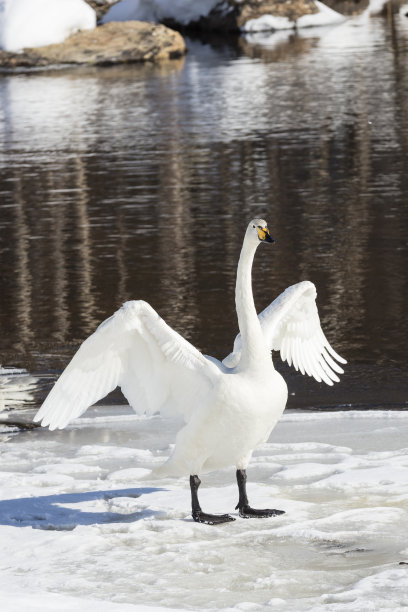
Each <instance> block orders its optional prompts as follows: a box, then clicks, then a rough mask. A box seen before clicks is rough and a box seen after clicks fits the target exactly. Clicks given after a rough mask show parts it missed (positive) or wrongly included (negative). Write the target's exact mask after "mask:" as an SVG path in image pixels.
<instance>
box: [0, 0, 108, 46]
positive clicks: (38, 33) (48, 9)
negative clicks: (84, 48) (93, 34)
mask: <svg viewBox="0 0 408 612" xmlns="http://www.w3.org/2000/svg"><path fill="white" fill-rule="evenodd" d="M0 11H1V12H0V48H2V49H4V50H6V51H21V50H22V49H24V48H26V47H41V46H44V45H50V44H54V43H59V42H62V41H63V40H65V39H66V38H67V37H68V36H70V35H71V34H73V33H74V32H77V31H78V30H90V29H93V28H95V26H96V15H95V11H94V10H93V9H92V8H91V7H90V6H89V5H88V4H87V3H86V2H85V1H84V0H0Z"/></svg>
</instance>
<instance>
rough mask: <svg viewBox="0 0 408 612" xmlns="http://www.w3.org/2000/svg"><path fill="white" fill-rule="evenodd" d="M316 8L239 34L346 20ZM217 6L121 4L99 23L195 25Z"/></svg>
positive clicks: (212, 2)
mask: <svg viewBox="0 0 408 612" xmlns="http://www.w3.org/2000/svg"><path fill="white" fill-rule="evenodd" d="M377 1H378V0H377ZM315 4H316V6H317V8H318V12H317V13H316V14H314V15H304V16H303V17H301V18H300V19H298V20H297V22H296V23H295V22H293V21H291V20H290V19H288V18H287V17H277V16H275V15H263V16H262V17H258V18H257V19H250V20H249V21H247V22H246V23H245V24H244V26H243V27H242V31H243V32H262V31H271V30H282V29H293V28H295V27H299V28H302V27H310V26H320V25H327V24H332V23H338V22H340V21H344V19H345V17H344V16H343V15H340V14H339V13H337V12H336V11H333V10H332V9H330V8H329V7H328V6H326V5H324V4H322V3H321V2H319V0H315ZM216 5H218V7H217V8H218V9H219V8H220V2H219V0H195V1H191V0H122V1H121V2H118V3H117V4H115V5H114V6H112V8H110V9H109V11H108V13H107V14H106V15H105V16H104V18H103V20H102V21H103V22H104V23H107V22H108V21H126V20H129V19H137V20H140V21H153V22H159V21H162V20H163V19H174V20H175V21H177V22H178V23H181V24H184V25H186V24H188V23H190V22H192V21H198V20H199V19H200V17H205V16H207V15H208V14H209V13H210V11H211V10H212V9H213V8H214V7H215V6H216ZM225 10H228V5H227V4H225Z"/></svg>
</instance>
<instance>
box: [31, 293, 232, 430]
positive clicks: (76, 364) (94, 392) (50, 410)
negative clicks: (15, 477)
mask: <svg viewBox="0 0 408 612" xmlns="http://www.w3.org/2000/svg"><path fill="white" fill-rule="evenodd" d="M219 372H220V370H219V368H218V367H217V365H216V364H215V363H214V362H213V361H210V360H208V359H206V358H205V357H204V356H203V355H202V354H201V353H200V351H198V350H197V349H196V348H195V347H194V346H193V345H192V344H190V343H189V342H188V341H187V340H185V339H184V338H182V336H180V335H179V334H178V333H177V332H175V331H174V330H173V329H172V328H171V327H169V326H168V325H167V324H166V323H165V322H164V321H163V319H162V318H161V317H160V316H159V315H158V314H157V312H156V311H155V310H154V309H153V308H152V307H151V306H150V305H149V304H147V303H146V302H143V301H133V302H126V303H125V304H124V305H123V306H122V307H121V308H120V309H119V310H118V311H117V312H116V313H115V314H114V315H113V316H112V317H110V318H109V319H107V320H106V321H104V322H103V323H102V324H101V325H100V326H99V327H98V329H97V330H96V331H95V332H94V333H93V334H92V335H91V336H90V337H89V338H88V339H87V340H85V342H83V344H82V345H81V346H80V348H79V349H78V351H77V353H76V354H75V355H74V357H73V358H72V360H71V362H70V363H69V364H68V366H67V367H66V369H65V370H64V372H63V373H62V374H61V376H60V378H59V379H58V381H57V382H56V384H55V385H54V387H53V389H52V390H51V392H50V393H49V395H48V397H47V398H46V400H45V402H44V403H43V405H42V407H41V408H40V410H39V411H38V412H37V414H36V416H35V419H34V420H35V421H41V424H42V425H49V426H50V429H56V428H63V427H65V426H66V425H67V424H68V423H69V422H70V421H71V420H72V419H74V418H76V417H78V416H80V415H81V414H83V413H84V412H85V410H86V409H87V408H88V407H89V406H91V405H92V404H94V403H95V402H97V401H98V400H100V399H102V398H103V397H105V396H106V395H107V394H108V393H109V392H110V391H113V389H115V388H116V387H117V386H118V385H119V386H120V387H121V389H122V391H123V393H124V395H125V397H126V398H127V400H128V401H129V403H130V405H131V406H132V408H133V409H134V410H135V411H137V412H139V413H143V412H147V413H149V414H152V413H154V412H157V411H159V410H161V409H163V410H165V411H166V412H167V413H173V414H174V413H179V414H182V415H183V416H184V417H185V419H186V420H188V418H189V416H190V414H191V411H192V409H193V407H195V406H196V404H197V401H198V400H197V397H203V396H205V394H206V393H207V392H208V391H209V390H210V389H211V386H212V385H213V383H214V380H215V378H216V376H217V375H218V374H219Z"/></svg>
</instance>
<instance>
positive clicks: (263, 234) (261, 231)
mask: <svg viewBox="0 0 408 612" xmlns="http://www.w3.org/2000/svg"><path fill="white" fill-rule="evenodd" d="M256 231H257V232H258V238H259V240H262V242H275V241H274V239H273V238H272V236H271V235H270V233H269V230H268V228H267V227H261V226H260V225H258V227H257V228H256Z"/></svg>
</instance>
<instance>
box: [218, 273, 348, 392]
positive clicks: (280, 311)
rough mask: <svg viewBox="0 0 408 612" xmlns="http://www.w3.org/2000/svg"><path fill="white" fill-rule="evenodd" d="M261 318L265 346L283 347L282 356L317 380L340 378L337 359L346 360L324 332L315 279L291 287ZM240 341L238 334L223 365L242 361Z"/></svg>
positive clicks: (326, 380) (273, 348) (329, 382)
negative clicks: (231, 350)
mask: <svg viewBox="0 0 408 612" xmlns="http://www.w3.org/2000/svg"><path fill="white" fill-rule="evenodd" d="M258 319H259V322H260V324H261V328H262V333H263V337H264V339H265V344H266V346H267V347H268V348H270V349H271V350H274V351H280V355H281V359H282V360H284V361H287V362H288V364H289V365H293V366H294V368H295V369H296V370H300V371H301V372H302V374H308V375H309V376H313V378H315V379H316V380H317V381H318V382H321V381H324V382H325V383H326V384H328V385H332V384H333V382H338V381H339V377H338V376H337V374H342V373H343V369H342V368H341V367H340V366H339V365H338V363H346V360H345V359H343V358H342V357H340V355H338V354H337V353H336V351H335V350H334V349H333V348H332V347H331V345H330V344H329V342H328V340H327V338H326V336H325V335H324V333H323V330H322V328H321V325H320V318H319V313H318V311H317V306H316V287H315V286H314V284H313V283H311V282H309V281H302V282H300V283H297V284H296V285H292V286H291V287H288V288H287V289H286V290H285V291H284V292H283V293H282V294H281V295H280V296H279V297H278V298H276V300H274V301H273V302H272V304H270V305H269V306H268V307H267V308H265V310H263V311H262V312H261V313H260V314H259V315H258ZM241 345H242V341H241V335H240V334H238V336H237V337H236V338H235V342H234V350H233V352H232V353H231V354H230V355H228V357H226V358H225V359H224V361H223V364H224V365H226V366H227V367H230V368H231V367H235V366H236V365H237V364H238V363H239V360H240V358H241ZM336 362H338V363H336Z"/></svg>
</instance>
